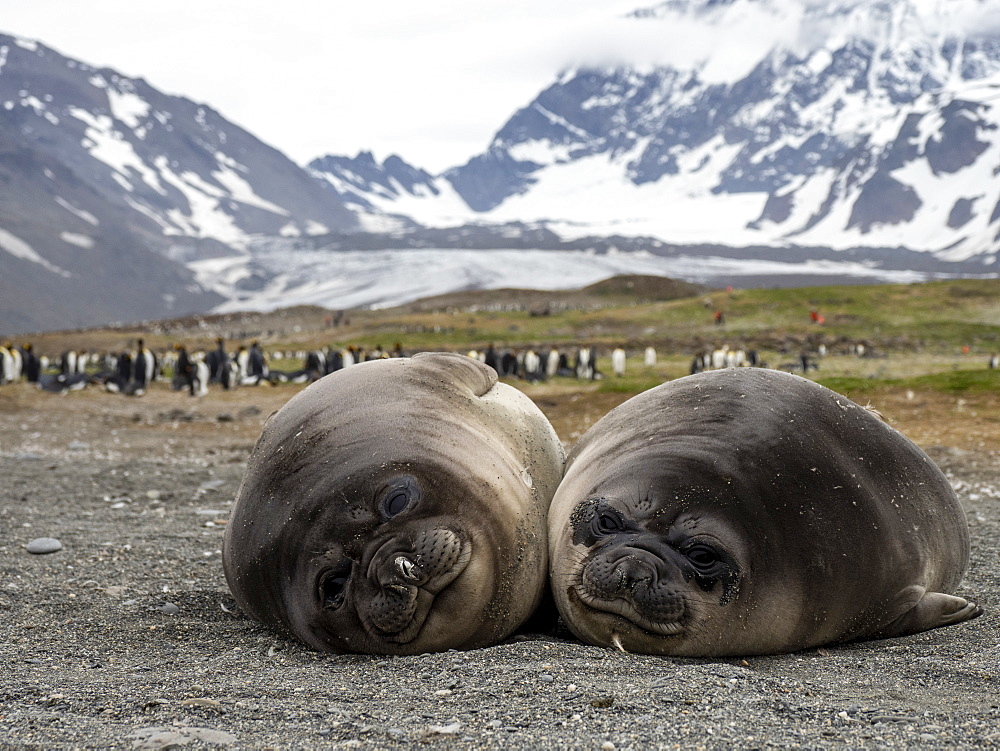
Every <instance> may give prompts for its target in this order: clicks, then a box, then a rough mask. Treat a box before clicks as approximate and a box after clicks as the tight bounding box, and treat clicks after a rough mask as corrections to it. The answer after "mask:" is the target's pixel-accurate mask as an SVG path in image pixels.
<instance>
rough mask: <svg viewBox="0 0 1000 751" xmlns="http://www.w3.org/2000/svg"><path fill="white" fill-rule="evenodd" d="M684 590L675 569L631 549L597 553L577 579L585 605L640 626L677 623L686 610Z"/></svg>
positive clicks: (651, 554) (652, 555)
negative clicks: (621, 617)
mask: <svg viewBox="0 0 1000 751" xmlns="http://www.w3.org/2000/svg"><path fill="white" fill-rule="evenodd" d="M683 588H684V576H683V572H682V571H681V570H680V569H679V568H678V567H677V566H675V565H672V564H671V562H670V561H669V560H665V559H664V557H663V556H659V555H656V554H655V553H654V552H651V551H649V550H646V549H643V548H632V547H630V546H617V547H614V548H612V549H611V550H606V551H602V552H599V553H598V554H597V555H595V556H594V557H593V558H592V559H591V560H590V561H589V562H588V564H587V565H586V566H585V567H584V569H583V572H582V576H581V579H580V597H581V599H582V600H584V602H586V603H587V604H588V605H590V606H591V607H593V608H596V609H598V610H606V611H608V612H612V613H615V614H617V615H621V616H623V617H625V618H627V619H629V620H632V621H633V622H635V623H636V624H637V625H640V624H641V625H643V627H647V625H646V624H648V623H650V622H656V623H660V624H667V623H676V622H677V621H680V620H681V619H682V618H683V616H684V611H685V602H684V596H683ZM670 631H673V629H670Z"/></svg>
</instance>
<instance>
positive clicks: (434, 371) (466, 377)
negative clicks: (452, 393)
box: [410, 352, 497, 396]
mask: <svg viewBox="0 0 1000 751" xmlns="http://www.w3.org/2000/svg"><path fill="white" fill-rule="evenodd" d="M410 360H411V362H412V363H414V364H418V365H420V366H421V368H423V369H425V370H426V372H427V374H428V375H429V376H431V378H432V381H431V383H435V382H439V381H440V378H441V376H442V375H443V374H448V375H449V376H451V378H452V379H454V381H455V382H457V383H461V384H463V385H464V386H465V387H466V388H468V389H469V390H470V391H471V392H472V393H473V394H475V395H476V396H482V395H483V394H485V393H486V392H487V391H489V390H490V389H491V388H493V386H494V385H495V384H496V382H497V372H496V371H495V370H493V368H490V367H488V366H485V365H483V363H481V362H479V361H478V360H474V359H472V358H471V357H468V356H466V355H460V354H458V353H457V352H418V353H417V354H415V355H414V356H413V357H411V358H410Z"/></svg>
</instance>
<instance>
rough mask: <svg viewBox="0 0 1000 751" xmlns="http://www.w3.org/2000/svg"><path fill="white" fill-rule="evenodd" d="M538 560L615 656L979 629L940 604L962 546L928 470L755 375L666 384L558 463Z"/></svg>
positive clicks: (877, 427)
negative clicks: (544, 546) (544, 558)
mask: <svg viewBox="0 0 1000 751" xmlns="http://www.w3.org/2000/svg"><path fill="white" fill-rule="evenodd" d="M549 554H550V556H549V557H550V561H549V564H550V575H551V578H552V588H553V595H554V597H555V600H556V605H557V607H558V609H559V612H560V615H561V616H562V618H563V619H564V620H565V621H566V624H567V625H568V626H569V628H570V629H571V630H572V631H573V632H574V633H575V634H576V635H577V636H578V637H579V638H581V639H583V640H584V641H586V642H589V643H591V644H596V645H601V646H611V645H615V646H617V647H618V648H619V649H623V650H626V651H630V652H643V653H650V654H670V655H686V656H733V655H751V654H774V653H783V652H791V651H795V650H799V649H804V648H807V647H815V646H818V645H821V644H827V643H833V642H842V641H851V640H858V639H866V638H881V637H889V636H901V635H904V634H911V633H916V632H918V631H923V630H926V629H931V628H936V627H938V626H947V625H950V624H953V623H958V622H960V621H964V620H966V619H969V618H972V617H974V616H976V615H979V613H980V612H981V611H980V609H979V608H978V607H977V606H976V605H975V604H972V603H969V602H966V601H965V600H964V599H962V598H960V597H955V596H953V595H951V594H949V593H950V592H953V591H954V589H955V588H956V587H957V586H958V585H959V583H960V582H961V579H962V576H963V574H964V573H965V571H966V568H967V567H968V562H969V532H968V527H967V524H966V520H965V514H964V512H963V510H962V507H961V506H960V504H959V501H958V499H957V498H956V496H955V494H954V492H953V491H952V489H951V486H950V485H949V483H948V481H947V480H946V479H945V477H944V475H943V474H942V473H941V471H940V470H939V469H938V468H937V466H935V465H934V463H933V462H932V461H931V460H930V458H929V457H928V456H927V455H926V454H924V453H923V452H922V451H921V450H920V449H919V448H917V446H916V445H914V444H913V443H912V442H910V441H909V440H908V439H907V438H905V437H904V436H903V435H902V434H900V433H899V432H897V431H896V430H894V429H893V428H892V427H890V426H889V425H887V424H886V423H885V422H884V421H883V420H881V419H880V418H879V417H876V416H875V415H874V414H873V413H872V412H870V411H869V410H867V409H865V408H863V407H860V406H858V405H857V404H855V403H854V402H852V401H850V400H849V399H847V398H845V397H843V396H841V395H839V394H837V393H835V392H833V391H830V390H829V389H826V388H824V387H822V386H820V385H818V384H816V383H813V382H812V381H809V380H807V379H805V378H801V377H799V376H794V375H790V374H788V373H781V372H777V371H772V370H761V369H755V368H754V369H751V368H739V369H729V370H722V371H714V372H708V373H702V374H699V375H692V376H688V377H685V378H681V379H678V380H676V381H672V382H669V383H665V384H662V385H660V386H657V387H656V388H653V389H651V390H649V391H647V392H645V393H642V394H639V395H638V396H636V397H633V398H632V399H630V400H628V401H627V402H625V403H624V404H622V405H620V406H619V407H617V408H615V409H613V410H612V411H611V412H609V413H608V414H607V415H606V416H605V417H604V418H602V419H601V420H600V421H598V422H597V423H596V424H595V425H594V426H593V427H592V428H591V429H590V430H589V431H588V432H587V433H585V434H584V435H583V437H582V438H581V439H580V441H579V443H578V444H577V445H576V446H575V447H574V448H573V449H572V450H571V451H570V454H569V456H568V458H567V461H566V471H565V474H564V477H563V480H562V482H561V483H560V485H559V488H558V490H557V491H556V495H555V497H554V498H553V500H552V507H551V509H550V512H549Z"/></svg>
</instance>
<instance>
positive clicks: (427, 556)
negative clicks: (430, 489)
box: [359, 527, 472, 644]
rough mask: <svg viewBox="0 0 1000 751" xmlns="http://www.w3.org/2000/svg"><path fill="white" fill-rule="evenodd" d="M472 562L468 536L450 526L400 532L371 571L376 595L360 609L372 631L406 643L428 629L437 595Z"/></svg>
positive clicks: (373, 562)
mask: <svg viewBox="0 0 1000 751" xmlns="http://www.w3.org/2000/svg"><path fill="white" fill-rule="evenodd" d="M471 558H472V546H471V544H470V543H469V542H467V541H466V540H465V538H464V536H463V535H462V534H461V533H459V532H457V531H455V530H453V529H449V528H447V527H429V528H428V527H424V528H422V529H419V530H418V531H412V530H409V529H403V530H400V531H399V532H398V533H397V534H396V535H395V536H394V537H392V538H390V539H388V540H385V541H382V542H381V543H380V544H378V545H377V548H376V550H375V552H374V554H373V555H372V559H371V563H370V565H369V567H368V579H369V586H370V587H371V590H372V592H373V594H372V596H371V598H370V600H369V601H368V602H367V603H362V604H360V605H359V612H360V613H361V616H362V620H363V621H364V622H365V623H366V624H367V626H368V628H369V630H370V631H371V633H372V634H373V635H375V636H377V637H379V638H381V639H385V640H386V641H391V642H395V643H398V644H406V643H409V642H410V641H413V640H414V639H415V638H416V637H417V635H418V634H419V633H420V631H421V629H422V628H423V625H424V623H425V622H426V620H427V618H428V617H429V615H430V613H431V611H432V609H433V607H434V599H435V597H436V596H437V595H438V594H439V593H440V592H441V591H442V590H443V589H445V588H446V587H447V586H448V585H449V584H451V583H452V582H454V581H455V579H457V578H458V577H459V576H460V575H461V574H462V572H463V571H464V570H465V568H466V566H468V564H469V561H470V560H471Z"/></svg>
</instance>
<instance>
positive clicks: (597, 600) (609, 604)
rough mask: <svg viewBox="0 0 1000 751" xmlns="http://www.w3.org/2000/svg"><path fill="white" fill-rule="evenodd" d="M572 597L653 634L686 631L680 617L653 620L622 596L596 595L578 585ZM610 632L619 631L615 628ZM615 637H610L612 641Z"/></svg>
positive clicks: (585, 605)
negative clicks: (669, 619) (668, 619)
mask: <svg viewBox="0 0 1000 751" xmlns="http://www.w3.org/2000/svg"><path fill="white" fill-rule="evenodd" d="M570 594H571V595H572V599H575V600H577V603H578V604H579V605H580V606H581V607H584V608H587V609H589V610H592V611H597V612H598V613H601V614H603V615H608V616H611V617H613V618H614V620H616V621H619V622H621V621H625V622H626V623H627V624H628V627H631V628H637V629H639V630H641V631H644V632H646V633H647V634H650V635H652V636H659V637H671V636H679V635H681V634H683V633H684V632H685V628H684V625H683V623H681V621H680V620H679V619H677V620H671V621H657V620H653V619H652V618H650V617H649V616H647V615H644V614H643V613H642V612H641V611H640V610H639V609H638V608H637V607H636V606H635V605H634V604H633V603H632V602H630V601H629V600H627V599H625V598H622V597H614V598H610V599H605V598H602V597H595V596H594V595H592V594H590V593H589V592H587V591H586V590H585V589H584V588H583V587H580V586H576V587H573V588H571V589H570ZM609 632H614V633H617V632H616V631H615V630H614V629H610V630H609ZM612 642H613V639H610V638H609V639H608V643H609V644H610V643H612Z"/></svg>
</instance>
